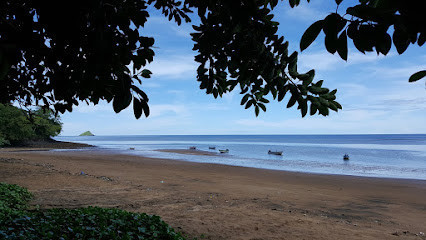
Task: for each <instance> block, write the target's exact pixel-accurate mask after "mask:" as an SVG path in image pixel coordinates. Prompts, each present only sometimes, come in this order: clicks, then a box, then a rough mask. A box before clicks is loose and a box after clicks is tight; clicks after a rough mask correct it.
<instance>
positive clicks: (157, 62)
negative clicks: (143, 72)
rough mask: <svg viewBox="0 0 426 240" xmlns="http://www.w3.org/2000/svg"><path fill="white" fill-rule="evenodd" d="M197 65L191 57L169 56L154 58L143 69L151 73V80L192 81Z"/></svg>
mask: <svg viewBox="0 0 426 240" xmlns="http://www.w3.org/2000/svg"><path fill="white" fill-rule="evenodd" d="M197 67H198V66H197V63H196V62H195V61H194V57H193V56H192V55H171V56H160V57H156V58H155V59H154V61H153V62H152V63H151V64H149V65H147V66H146V67H145V68H147V69H149V70H150V71H151V72H152V78H153V79H157V78H173V79H192V80H193V79H194V78H195V74H196V71H197Z"/></svg>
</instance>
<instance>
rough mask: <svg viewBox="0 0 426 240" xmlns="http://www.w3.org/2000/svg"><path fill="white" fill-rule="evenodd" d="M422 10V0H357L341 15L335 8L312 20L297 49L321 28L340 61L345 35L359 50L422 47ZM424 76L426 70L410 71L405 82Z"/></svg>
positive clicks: (425, 32)
mask: <svg viewBox="0 0 426 240" xmlns="http://www.w3.org/2000/svg"><path fill="white" fill-rule="evenodd" d="M341 3H342V0H336V4H337V7H339V5H340V4H341ZM425 11H426V1H424V0H412V1H399V0H359V4H356V5H353V6H351V7H348V8H347V9H346V11H345V14H344V15H343V16H342V15H341V14H339V13H338V12H337V10H336V12H335V13H331V14H329V15H328V16H327V17H325V18H324V19H322V20H319V21H317V22H315V23H313V24H312V25H311V26H310V27H309V28H308V29H307V30H306V31H305V33H304V34H303V36H302V39H301V40H300V49H301V50H302V51H303V50H304V49H306V48H307V47H308V46H309V45H310V44H311V43H312V42H313V41H314V40H315V39H316V38H317V36H318V35H319V33H320V32H321V30H322V31H323V32H324V34H325V39H324V43H325V47H326V49H327V51H328V52H330V53H332V54H334V53H336V52H337V53H338V54H339V55H340V57H341V58H342V59H344V60H347V58H348V45H347V39H348V38H349V39H351V40H352V41H353V43H354V45H355V47H356V48H357V49H358V51H360V52H362V53H365V52H372V51H375V52H376V53H377V54H383V55H387V54H388V53H389V51H390V49H391V47H392V44H393V46H395V48H396V51H397V52H398V53H399V54H402V53H404V52H405V50H407V48H408V46H409V45H410V44H417V45H418V46H423V44H424V43H425V41H426V14H425ZM392 28H393V29H392ZM392 30H393V32H392ZM424 76H426V70H424V71H420V72H417V73H415V74H413V75H412V76H411V77H410V79H409V81H410V82H414V81H417V80H419V79H421V78H423V77H424Z"/></svg>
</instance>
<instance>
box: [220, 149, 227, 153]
mask: <svg viewBox="0 0 426 240" xmlns="http://www.w3.org/2000/svg"><path fill="white" fill-rule="evenodd" d="M219 152H220V153H229V149H219Z"/></svg>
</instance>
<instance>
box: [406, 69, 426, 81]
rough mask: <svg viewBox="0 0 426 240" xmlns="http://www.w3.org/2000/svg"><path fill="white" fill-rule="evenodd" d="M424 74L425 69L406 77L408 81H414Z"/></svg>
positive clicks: (425, 73)
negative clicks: (408, 77)
mask: <svg viewBox="0 0 426 240" xmlns="http://www.w3.org/2000/svg"><path fill="white" fill-rule="evenodd" d="M425 76H426V70H423V71H419V72H416V73H414V74H413V75H411V77H410V79H408V82H415V81H418V80H420V79H422V78H424V77H425Z"/></svg>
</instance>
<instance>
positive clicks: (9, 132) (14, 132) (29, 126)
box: [0, 104, 62, 146]
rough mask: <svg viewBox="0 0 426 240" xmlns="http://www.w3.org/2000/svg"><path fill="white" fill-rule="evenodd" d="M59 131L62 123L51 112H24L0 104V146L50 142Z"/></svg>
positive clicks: (39, 109) (39, 110)
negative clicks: (28, 142) (29, 142)
mask: <svg viewBox="0 0 426 240" xmlns="http://www.w3.org/2000/svg"><path fill="white" fill-rule="evenodd" d="M61 130H62V123H61V121H60V119H59V117H58V116H55V115H54V114H53V112H52V111H51V110H43V109H41V108H38V109H36V110H30V109H28V110H24V109H20V108H17V107H15V106H12V105H8V104H0V146H4V145H19V144H23V143H25V142H26V141H39V140H50V138H51V137H53V136H57V135H58V134H59V133H60V132H61Z"/></svg>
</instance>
